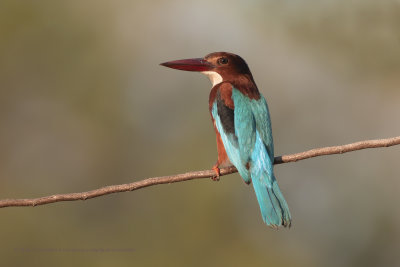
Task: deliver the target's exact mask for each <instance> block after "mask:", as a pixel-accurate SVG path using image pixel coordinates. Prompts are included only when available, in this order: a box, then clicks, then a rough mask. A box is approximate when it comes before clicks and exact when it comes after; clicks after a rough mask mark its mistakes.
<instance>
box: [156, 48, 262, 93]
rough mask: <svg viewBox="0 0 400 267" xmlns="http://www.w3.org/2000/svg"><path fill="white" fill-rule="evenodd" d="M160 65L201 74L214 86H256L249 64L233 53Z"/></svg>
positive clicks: (222, 53) (221, 53)
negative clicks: (245, 83)
mask: <svg viewBox="0 0 400 267" xmlns="http://www.w3.org/2000/svg"><path fill="white" fill-rule="evenodd" d="M160 65H162V66H165V67H169V68H173V69H178V70H185V71H196V72H201V73H203V74H205V75H207V76H208V77H209V79H210V81H211V83H212V84H213V86H215V85H216V84H219V83H221V82H223V81H230V82H235V83H236V82H239V83H243V82H250V83H253V84H254V81H253V77H252V75H251V72H250V69H249V67H248V66H247V63H246V62H245V61H244V60H243V59H242V58H241V57H240V56H238V55H235V54H232V53H227V52H215V53H211V54H208V55H207V56H205V57H204V58H192V59H182V60H175V61H169V62H165V63H161V64H160Z"/></svg>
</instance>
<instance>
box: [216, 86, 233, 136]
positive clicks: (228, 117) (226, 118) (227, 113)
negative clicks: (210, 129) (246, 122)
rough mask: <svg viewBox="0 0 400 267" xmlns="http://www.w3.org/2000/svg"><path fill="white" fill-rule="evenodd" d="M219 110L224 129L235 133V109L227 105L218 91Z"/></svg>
mask: <svg viewBox="0 0 400 267" xmlns="http://www.w3.org/2000/svg"><path fill="white" fill-rule="evenodd" d="M217 112H218V116H219V119H220V120H221V123H222V127H223V128H224V131H225V132H226V133H227V134H228V133H231V134H233V135H235V115H234V111H233V109H231V108H229V107H228V106H226V105H225V103H224V100H223V99H222V98H221V94H220V92H219V91H218V92H217Z"/></svg>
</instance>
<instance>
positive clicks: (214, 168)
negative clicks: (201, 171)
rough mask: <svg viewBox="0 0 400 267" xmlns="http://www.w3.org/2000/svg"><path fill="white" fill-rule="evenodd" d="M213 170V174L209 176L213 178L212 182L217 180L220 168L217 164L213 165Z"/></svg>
mask: <svg viewBox="0 0 400 267" xmlns="http://www.w3.org/2000/svg"><path fill="white" fill-rule="evenodd" d="M212 169H213V171H214V172H215V176H212V177H211V180H213V181H214V182H218V181H219V176H220V174H221V173H220V170H219V168H218V165H214V166H213V167H212Z"/></svg>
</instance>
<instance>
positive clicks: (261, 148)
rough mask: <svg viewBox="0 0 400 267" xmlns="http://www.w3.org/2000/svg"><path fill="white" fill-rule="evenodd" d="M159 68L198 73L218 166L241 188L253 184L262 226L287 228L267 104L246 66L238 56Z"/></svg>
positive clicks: (224, 54)
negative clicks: (206, 87)
mask: <svg viewBox="0 0 400 267" xmlns="http://www.w3.org/2000/svg"><path fill="white" fill-rule="evenodd" d="M161 65H162V66H165V67H169V68H173V69H178V70H185V71H196V72H201V73H203V74H205V75H207V76H208V78H209V79H210V81H211V83H212V85H213V87H212V89H211V92H210V98H209V109H210V113H211V118H212V122H213V124H214V129H215V132H216V135H217V149H218V160H217V163H216V164H215V165H214V166H213V170H214V171H215V172H216V176H215V177H216V179H218V178H219V175H220V172H219V167H221V166H225V165H228V164H233V165H234V166H235V167H236V168H237V170H238V172H239V174H240V176H241V177H242V178H243V180H244V181H245V183H247V184H250V183H251V182H252V183H253V187H254V191H255V193H256V196H257V200H258V203H259V205H260V209H261V215H262V218H263V220H264V222H265V223H266V224H267V225H269V226H271V227H273V228H276V227H278V226H280V225H283V226H285V227H286V226H290V225H291V216H290V212H289V208H288V205H287V203H286V201H285V199H284V197H283V195H282V193H281V190H280V189H279V187H278V183H277V181H276V179H275V176H274V169H273V164H274V144H273V140H272V130H271V120H270V115H269V111H268V106H267V102H266V101H265V98H264V97H263V96H262V94H260V92H259V91H258V89H257V86H256V83H255V82H254V79H253V76H252V74H251V72H250V69H249V67H248V66H247V64H246V62H245V61H244V60H243V59H242V58H241V57H240V56H238V55H235V54H231V53H227V52H216V53H211V54H208V55H207V56H205V57H204V58H194V59H183V60H176V61H170V62H165V63H162V64H161Z"/></svg>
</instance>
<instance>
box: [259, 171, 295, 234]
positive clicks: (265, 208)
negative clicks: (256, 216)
mask: <svg viewBox="0 0 400 267" xmlns="http://www.w3.org/2000/svg"><path fill="white" fill-rule="evenodd" d="M267 175H268V174H267V173H265V172H264V173H262V174H261V176H259V177H255V176H253V175H252V182H253V187H254V191H255V192H256V196H257V200H258V204H259V205H260V210H261V215H262V217H263V220H264V222H265V223H266V224H268V225H270V226H272V227H277V226H280V225H283V226H285V227H286V226H289V227H290V225H291V220H292V219H291V215H290V211H289V207H288V205H287V203H286V200H285V198H284V197H283V195H282V193H281V190H280V189H279V186H278V183H277V182H276V180H275V177H274V176H272V179H271V178H270V177H267ZM268 180H271V181H272V186H270V185H269V183H266V182H265V181H268Z"/></svg>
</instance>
